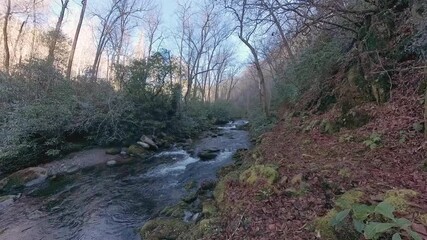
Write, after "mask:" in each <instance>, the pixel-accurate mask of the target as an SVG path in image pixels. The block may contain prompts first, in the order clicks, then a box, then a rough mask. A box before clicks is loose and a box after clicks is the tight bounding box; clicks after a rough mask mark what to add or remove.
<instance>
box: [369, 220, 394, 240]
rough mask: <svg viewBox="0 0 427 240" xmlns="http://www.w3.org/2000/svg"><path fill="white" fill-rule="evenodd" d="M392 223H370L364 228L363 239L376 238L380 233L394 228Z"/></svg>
mask: <svg viewBox="0 0 427 240" xmlns="http://www.w3.org/2000/svg"><path fill="white" fill-rule="evenodd" d="M395 226H396V224H394V223H380V222H370V223H368V224H367V225H366V227H365V234H364V235H365V238H366V239H373V238H375V237H378V235H380V234H381V233H384V232H386V231H388V230H389V229H390V228H392V227H395Z"/></svg>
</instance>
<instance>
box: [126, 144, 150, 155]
mask: <svg viewBox="0 0 427 240" xmlns="http://www.w3.org/2000/svg"><path fill="white" fill-rule="evenodd" d="M128 153H129V154H130V155H133V156H137V157H140V158H144V157H145V153H146V150H145V149H144V148H143V147H141V146H138V145H135V144H134V145H131V146H130V147H129V148H128Z"/></svg>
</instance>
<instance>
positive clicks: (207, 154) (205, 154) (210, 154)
mask: <svg viewBox="0 0 427 240" xmlns="http://www.w3.org/2000/svg"><path fill="white" fill-rule="evenodd" d="M219 152H220V150H219V149H207V150H203V151H201V152H199V153H198V154H197V156H198V157H199V158H200V160H202V161H209V160H213V159H215V158H216V156H218V153H219Z"/></svg>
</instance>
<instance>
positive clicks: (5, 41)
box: [3, 0, 12, 74]
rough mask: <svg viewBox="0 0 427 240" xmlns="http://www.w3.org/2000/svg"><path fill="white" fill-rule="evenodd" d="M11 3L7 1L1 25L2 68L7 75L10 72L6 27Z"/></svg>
mask: <svg viewBox="0 0 427 240" xmlns="http://www.w3.org/2000/svg"><path fill="white" fill-rule="evenodd" d="M11 8H12V7H11V3H10V0H7V5H6V13H5V15H4V23H3V44H4V68H5V71H6V73H7V74H9V72H10V50H9V39H8V31H7V29H8V25H9V19H10V16H11V14H12V13H11Z"/></svg>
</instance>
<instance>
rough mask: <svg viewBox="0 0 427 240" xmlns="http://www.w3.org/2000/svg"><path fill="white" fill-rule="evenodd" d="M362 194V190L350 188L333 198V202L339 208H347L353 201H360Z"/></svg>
mask: <svg viewBox="0 0 427 240" xmlns="http://www.w3.org/2000/svg"><path fill="white" fill-rule="evenodd" d="M364 195H365V194H364V193H363V192H362V191H358V190H350V191H347V192H345V193H344V194H343V195H341V196H340V197H339V198H338V199H337V200H335V204H336V206H337V208H338V209H339V210H343V209H349V208H351V207H352V206H353V205H354V204H355V203H360V202H361V201H362V198H363V196H364Z"/></svg>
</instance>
